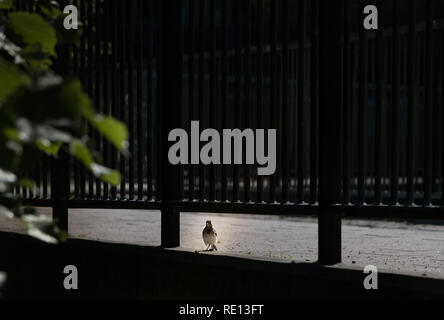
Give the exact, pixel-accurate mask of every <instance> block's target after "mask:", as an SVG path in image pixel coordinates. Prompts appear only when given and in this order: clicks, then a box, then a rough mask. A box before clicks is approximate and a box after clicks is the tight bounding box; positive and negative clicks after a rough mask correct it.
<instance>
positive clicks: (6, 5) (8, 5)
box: [0, 0, 12, 9]
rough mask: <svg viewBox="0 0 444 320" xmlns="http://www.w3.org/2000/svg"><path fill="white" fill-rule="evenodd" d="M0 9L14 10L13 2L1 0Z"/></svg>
mask: <svg viewBox="0 0 444 320" xmlns="http://www.w3.org/2000/svg"><path fill="white" fill-rule="evenodd" d="M0 9H12V0H0Z"/></svg>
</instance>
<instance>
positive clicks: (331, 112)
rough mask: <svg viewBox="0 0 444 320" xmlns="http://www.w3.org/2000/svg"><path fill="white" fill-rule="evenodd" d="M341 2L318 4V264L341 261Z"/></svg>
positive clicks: (342, 12)
mask: <svg viewBox="0 0 444 320" xmlns="http://www.w3.org/2000/svg"><path fill="white" fill-rule="evenodd" d="M343 1H344V0H340V1H322V2H320V10H319V12H320V17H319V18H320V19H319V21H320V25H319V27H320V30H319V32H320V66H319V67H320V69H319V70H320V72H321V73H320V76H319V80H320V83H319V86H320V94H319V97H320V102H319V130H320V132H319V205H320V208H319V217H318V219H319V223H318V226H319V230H318V236H319V245H318V248H319V249H318V250H319V262H320V263H323V264H334V263H339V262H341V217H340V215H339V214H338V213H337V212H335V211H333V210H332V207H331V206H332V205H333V204H336V203H339V202H340V201H341V174H340V168H341V137H340V135H339V134H338V132H340V128H341V118H342V117H341V90H342V89H341V72H342V66H341V58H342V57H341V46H342V43H341V40H342V39H341V36H342V29H343V27H342V23H343V20H344V19H343V15H344V11H343Z"/></svg>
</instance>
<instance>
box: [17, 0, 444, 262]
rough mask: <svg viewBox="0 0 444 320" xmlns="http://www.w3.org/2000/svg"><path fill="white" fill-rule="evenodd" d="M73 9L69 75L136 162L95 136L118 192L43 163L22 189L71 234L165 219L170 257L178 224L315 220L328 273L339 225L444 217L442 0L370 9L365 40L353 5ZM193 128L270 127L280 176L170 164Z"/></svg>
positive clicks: (255, 1) (198, 0)
mask: <svg viewBox="0 0 444 320" xmlns="http://www.w3.org/2000/svg"><path fill="white" fill-rule="evenodd" d="M18 3H19V5H20V3H21V2H20V1H18ZM73 3H74V4H75V5H77V6H78V8H79V12H80V19H81V20H82V21H83V23H84V25H83V29H84V34H83V37H82V39H81V43H80V47H79V48H75V49H73V50H72V54H71V57H70V63H69V65H70V66H71V67H72V70H71V72H72V73H74V74H76V75H78V76H79V78H80V79H81V80H82V82H83V84H84V87H85V89H86V90H87V92H88V93H89V95H90V96H91V98H92V100H93V102H94V105H95V107H96V109H97V110H100V111H101V112H103V113H106V114H112V115H113V116H115V117H117V118H120V119H121V120H123V121H125V122H126V123H127V124H128V128H129V130H130V152H131V155H132V156H131V157H130V158H124V157H122V156H120V155H118V154H117V153H116V152H115V151H114V150H112V148H111V147H110V146H109V144H107V143H105V142H104V141H102V140H100V139H98V138H97V136H96V134H95V133H94V132H91V135H92V137H93V141H94V143H95V146H96V148H97V149H98V150H99V151H100V154H101V156H102V158H103V162H104V163H105V164H106V165H108V166H111V167H117V168H119V169H120V171H121V172H122V177H123V179H122V184H121V185H120V186H119V187H117V188H114V187H111V186H109V185H107V184H104V183H103V182H101V181H99V180H97V179H95V178H94V177H93V176H92V175H90V174H89V173H87V172H86V171H85V169H83V168H82V167H81V166H80V165H79V163H77V162H73V163H72V164H70V165H68V164H67V162H66V161H68V160H66V161H65V164H64V165H63V163H62V162H63V160H61V161H62V162H61V161H59V162H58V164H57V166H56V167H57V168H58V169H56V168H54V165H53V170H62V171H61V172H62V173H63V172H68V169H69V172H70V173H69V174H67V175H66V176H67V177H68V178H67V179H63V178H64V175H63V174H62V175H60V174H57V175H55V174H53V175H52V179H51V178H50V176H49V171H48V169H49V168H50V167H51V166H50V164H49V162H48V160H45V161H43V162H42V163H39V164H38V168H36V170H35V172H34V176H35V178H36V181H37V184H36V188H35V190H16V191H17V192H20V193H22V194H23V196H24V197H26V198H28V199H29V201H30V202H31V203H33V204H35V205H51V206H55V204H58V205H59V209H57V210H55V211H59V212H62V213H61V214H59V215H58V216H59V218H60V219H61V220H62V221H64V220H66V215H67V208H68V207H102V208H155V209H161V210H162V244H163V245H165V246H177V245H179V212H180V211H216V212H234V213H243V212H246V213H257V214H264V213H266V214H291V215H297V214H317V215H319V219H320V220H319V221H320V223H319V237H320V245H319V247H320V260H321V261H323V262H338V261H340V249H341V230H340V217H341V216H344V215H346V214H347V215H350V216H361V217H364V216H367V217H377V216H384V217H405V218H407V217H409V218H421V219H428V218H429V219H443V217H444V210H443V204H444V192H443V188H444V179H443V176H444V154H443V150H444V111H443V110H444V85H443V83H444V81H443V78H444V77H443V75H444V62H443V56H444V51H443V50H444V41H443V37H444V32H443V30H444V29H443V25H444V4H443V3H442V2H441V1H434V0H426V1H417V0H408V1H400V0H392V1H381V0H380V1H372V4H376V6H377V7H378V9H379V24H380V29H379V30H371V31H367V30H365V29H364V28H363V27H362V21H363V19H364V15H363V14H362V11H363V8H364V6H365V5H367V3H366V2H365V1H359V0H358V1H355V0H338V1H319V0H317V1H306V0H298V1H290V0H275V1H273V0H236V1H230V0H226V1H215V0H210V1H208V0H207V1H205V0H186V1H185V0H183V1H182V0H174V1H160V0H156V1H154V0H148V1H147V0H143V1H142V0H131V1H122V0H105V1H103V0H96V1H93V0H90V1H80V0H79V1H76V0H74V1H73ZM192 120H199V121H200V127H201V129H204V128H216V129H217V130H219V131H221V130H222V129H224V128H240V129H245V128H252V129H256V128H264V129H267V128H275V129H277V133H278V142H277V150H278V154H277V160H278V162H277V170H276V172H275V174H274V175H271V176H258V175H256V169H257V168H256V167H255V166H254V165H208V166H204V165H183V166H172V165H170V164H169V162H168V159H167V154H168V148H169V146H170V145H171V143H170V142H168V141H167V136H168V132H169V131H170V130H171V129H174V128H184V129H186V130H187V131H188V132H190V121H192ZM60 168H62V169H60ZM63 170H66V171H63ZM69 177H71V178H70V179H69ZM50 181H52V183H50ZM51 186H53V188H51ZM64 188H69V189H70V190H69V192H68V191H67V192H66V193H65V194H63V192H62V193H59V194H58V195H57V196H55V195H54V194H53V192H51V189H55V190H59V189H64ZM60 207H62V209H60ZM56 215H57V214H56ZM65 225H67V224H66V223H65ZM167 230H169V232H168V233H167V232H166V231H167ZM167 234H169V236H167Z"/></svg>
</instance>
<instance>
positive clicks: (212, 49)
mask: <svg viewBox="0 0 444 320" xmlns="http://www.w3.org/2000/svg"><path fill="white" fill-rule="evenodd" d="M210 23H211V26H210V28H211V30H210V32H211V35H210V41H211V42H210V104H209V109H210V127H211V128H215V124H216V114H217V113H216V0H211V1H210ZM215 199H216V167H215V165H214V164H212V165H210V201H214V200H215Z"/></svg>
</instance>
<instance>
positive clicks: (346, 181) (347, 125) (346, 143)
mask: <svg viewBox="0 0 444 320" xmlns="http://www.w3.org/2000/svg"><path fill="white" fill-rule="evenodd" d="M344 15H345V17H344V18H345V19H344V94H343V95H344V98H343V100H344V110H343V111H344V119H343V121H344V128H343V133H344V140H343V147H344V159H343V162H342V163H343V166H342V186H343V193H342V194H343V202H344V203H345V204H347V203H349V202H350V171H351V170H350V166H351V125H352V124H351V112H352V109H351V96H352V92H353V91H352V79H351V71H350V69H351V61H350V60H351V59H350V58H351V57H350V49H351V46H350V19H351V14H350V1H349V0H345V1H344Z"/></svg>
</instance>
